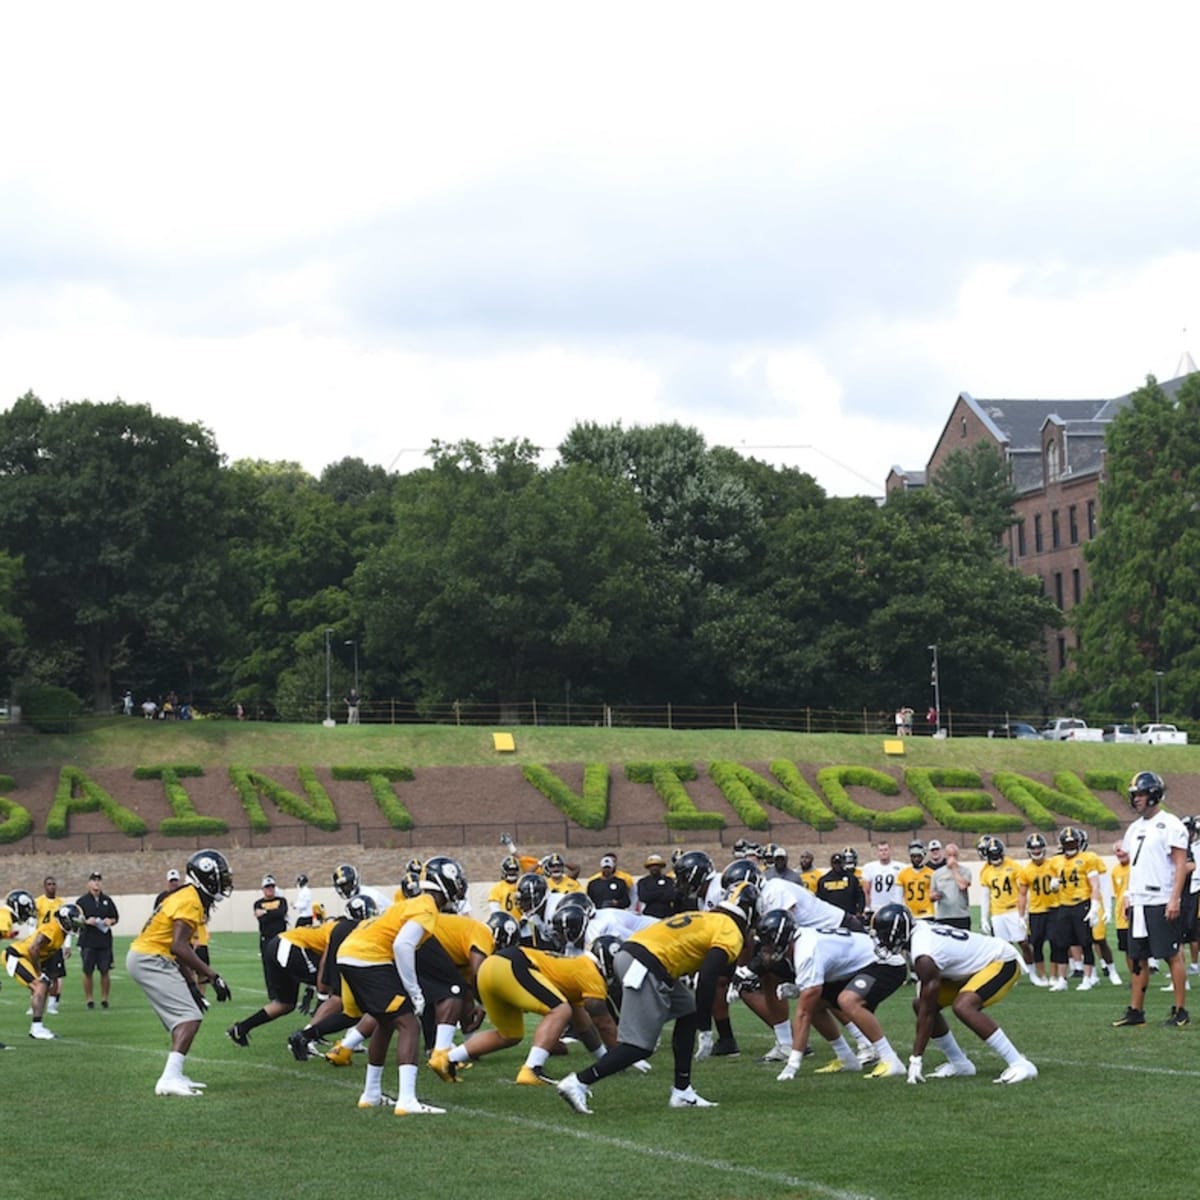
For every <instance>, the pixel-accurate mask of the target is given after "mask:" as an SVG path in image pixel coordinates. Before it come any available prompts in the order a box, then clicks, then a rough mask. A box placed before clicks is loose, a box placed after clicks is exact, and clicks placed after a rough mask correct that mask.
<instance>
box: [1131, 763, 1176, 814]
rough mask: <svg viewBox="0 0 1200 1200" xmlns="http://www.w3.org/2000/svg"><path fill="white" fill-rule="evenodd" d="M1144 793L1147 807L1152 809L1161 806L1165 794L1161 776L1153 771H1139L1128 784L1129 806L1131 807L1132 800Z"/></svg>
mask: <svg viewBox="0 0 1200 1200" xmlns="http://www.w3.org/2000/svg"><path fill="white" fill-rule="evenodd" d="M1143 793H1145V796H1146V803H1147V806H1148V807H1150V808H1153V807H1154V806H1155V805H1156V804H1161V803H1162V802H1163V799H1164V797H1165V796H1166V794H1167V785H1166V784H1165V783H1163V779H1162V776H1161V775H1159V774H1158V773H1157V772H1155V771H1139V772H1138V773H1137V774H1136V775H1135V776H1134V777H1133V778H1132V779H1131V780H1130V782H1129V806H1130V808H1132V807H1133V798H1134V797H1135V796H1140V795H1142V794H1143Z"/></svg>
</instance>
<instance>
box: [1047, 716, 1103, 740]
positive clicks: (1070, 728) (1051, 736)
mask: <svg viewBox="0 0 1200 1200" xmlns="http://www.w3.org/2000/svg"><path fill="white" fill-rule="evenodd" d="M1042 737H1044V738H1045V739H1046V740H1047V741H1048V742H1102V741H1104V730H1103V729H1092V728H1091V727H1090V726H1089V725H1088V723H1087V722H1086V721H1083V720H1081V719H1080V718H1079V717H1058V718H1056V719H1055V720H1053V721H1051V722H1050V724H1049V725H1047V726H1046V728H1045V729H1043V730H1042Z"/></svg>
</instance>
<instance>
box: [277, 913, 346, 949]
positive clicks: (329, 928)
mask: <svg viewBox="0 0 1200 1200" xmlns="http://www.w3.org/2000/svg"><path fill="white" fill-rule="evenodd" d="M336 926H337V922H336V921H322V922H321V924H320V925H297V926H296V928H295V929H285V930H284V931H283V933H281V934H280V935H279V940H280V941H281V942H288V943H290V944H291V945H293V946H299V947H300V949H301V950H311V951H312V952H313V953H314V954H324V953H325V951H326V950H328V949H329V938H330V936H331V935H332V934H333V931H334V928H335V927H336Z"/></svg>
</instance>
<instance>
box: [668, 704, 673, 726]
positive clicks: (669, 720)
mask: <svg viewBox="0 0 1200 1200" xmlns="http://www.w3.org/2000/svg"><path fill="white" fill-rule="evenodd" d="M667 728H668V729H673V728H674V726H673V725H672V724H671V702H670V700H668V701H667Z"/></svg>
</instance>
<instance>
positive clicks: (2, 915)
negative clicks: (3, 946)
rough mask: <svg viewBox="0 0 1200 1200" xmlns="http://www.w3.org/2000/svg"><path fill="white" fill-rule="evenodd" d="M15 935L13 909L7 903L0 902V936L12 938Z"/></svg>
mask: <svg viewBox="0 0 1200 1200" xmlns="http://www.w3.org/2000/svg"><path fill="white" fill-rule="evenodd" d="M12 935H13V915H12V909H11V908H9V907H8V905H7V904H0V938H10V937H12Z"/></svg>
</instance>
